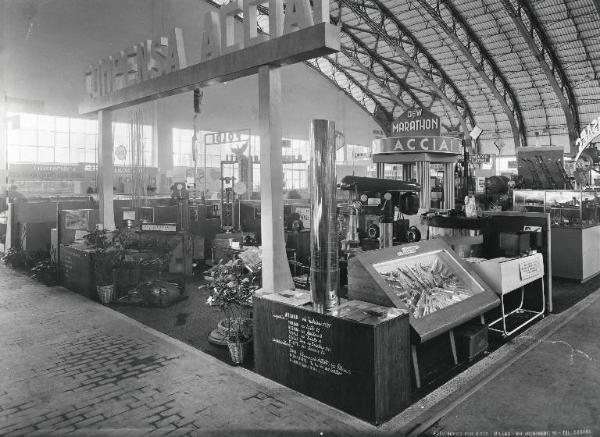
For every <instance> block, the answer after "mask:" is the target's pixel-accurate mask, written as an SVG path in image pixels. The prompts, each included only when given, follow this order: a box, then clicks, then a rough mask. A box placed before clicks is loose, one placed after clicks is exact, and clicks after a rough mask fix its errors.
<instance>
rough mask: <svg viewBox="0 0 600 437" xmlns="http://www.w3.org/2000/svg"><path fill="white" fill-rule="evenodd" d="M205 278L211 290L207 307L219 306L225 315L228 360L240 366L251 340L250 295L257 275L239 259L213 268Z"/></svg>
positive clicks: (255, 286)
mask: <svg viewBox="0 0 600 437" xmlns="http://www.w3.org/2000/svg"><path fill="white" fill-rule="evenodd" d="M206 278H207V281H208V287H209V291H210V296H209V297H208V300H207V304H209V305H211V306H216V307H218V308H219V309H220V310H221V311H223V313H224V314H225V326H226V329H227V334H226V337H225V339H226V342H227V346H228V348H229V353H230V356H231V360H232V361H233V363H234V364H241V363H242V362H243V361H244V357H245V356H246V355H247V352H248V351H249V347H250V341H251V339H252V323H251V318H250V316H251V311H252V296H253V294H254V291H255V290H257V289H258V288H259V285H258V275H257V273H256V272H255V271H252V270H250V269H248V268H247V267H246V265H245V264H244V262H243V261H242V260H241V259H234V260H231V261H228V262H220V263H219V264H217V265H215V266H214V267H212V268H211V269H210V270H209V271H208V276H207V277H206Z"/></svg>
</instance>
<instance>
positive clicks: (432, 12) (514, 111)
mask: <svg viewBox="0 0 600 437" xmlns="http://www.w3.org/2000/svg"><path fill="white" fill-rule="evenodd" d="M415 1H417V2H418V4H419V5H420V6H421V8H422V9H423V10H425V11H426V12H427V13H428V14H429V16H430V17H431V18H433V19H434V20H435V21H436V23H437V24H438V26H439V27H440V28H441V29H442V30H443V31H444V33H445V34H446V35H447V36H448V37H449V38H450V39H451V40H452V43H453V44H454V46H455V47H456V48H457V49H458V50H459V51H460V52H461V53H462V54H463V56H464V57H465V58H466V59H467V61H468V62H469V63H470V64H471V66H472V67H473V69H474V70H475V71H476V72H477V74H478V75H479V77H480V78H481V80H482V81H483V82H484V83H485V84H486V85H487V87H488V89H489V90H490V91H491V93H492V94H493V96H494V97H495V98H496V100H497V101H498V102H499V103H500V106H501V107H502V109H503V110H504V112H505V114H506V116H507V118H508V121H509V123H510V126H511V130H512V134H513V140H514V142H515V147H523V146H527V136H526V135H525V124H524V123H523V115H522V112H521V108H520V106H519V102H518V100H517V98H516V96H515V93H514V91H513V90H512V87H511V86H510V84H509V83H508V81H507V80H506V78H505V77H504V75H503V74H502V72H501V71H500V69H499V68H498V66H497V65H496V63H495V61H494V60H493V58H492V56H491V55H490V54H489V53H488V51H487V49H486V48H485V47H484V45H483V44H482V43H481V41H479V38H477V36H476V35H475V32H474V31H473V30H472V29H471V27H470V26H469V25H468V24H467V23H466V22H465V20H464V19H463V18H462V16H461V15H460V14H459V13H458V11H457V10H456V9H455V8H454V6H453V5H452V3H451V2H450V1H449V0H437V4H436V8H434V7H432V6H431V5H430V4H429V3H428V2H427V0H415ZM442 7H443V8H444V9H445V10H446V11H447V12H448V14H449V15H450V22H448V20H447V19H446V18H444V17H443V15H442V14H443V10H442ZM459 32H462V33H463V34H464V35H465V36H466V37H467V41H466V45H465V43H463V41H461V39H460V38H459V36H458V35H459ZM473 49H474V50H475V53H477V54H478V55H477V54H473ZM476 56H478V57H479V59H477V58H476ZM488 71H489V73H488ZM488 74H489V75H488ZM498 85H500V88H499V86H498Z"/></svg>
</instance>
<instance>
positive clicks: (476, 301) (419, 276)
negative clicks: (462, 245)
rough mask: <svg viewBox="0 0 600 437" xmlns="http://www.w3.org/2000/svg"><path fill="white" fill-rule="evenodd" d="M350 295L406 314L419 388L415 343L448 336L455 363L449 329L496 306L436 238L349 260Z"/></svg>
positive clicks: (484, 287)
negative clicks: (398, 309)
mask: <svg viewBox="0 0 600 437" xmlns="http://www.w3.org/2000/svg"><path fill="white" fill-rule="evenodd" d="M404 272H406V273H404ZM348 297H349V298H350V299H358V300H363V301H367V302H372V303H375V304H378V305H383V306H393V307H397V308H402V309H405V310H408V311H409V314H410V318H409V320H410V326H411V328H412V329H413V334H414V335H413V347H412V357H413V366H414V370H415V378H416V382H417V388H420V385H421V381H420V373H419V365H418V360H417V353H416V345H417V344H419V343H423V342H426V341H428V340H430V339H432V338H435V337H438V336H439V335H442V334H445V333H448V335H449V338H450V345H451V348H452V354H453V358H454V362H455V364H456V363H457V362H458V360H457V356H456V346H455V341H454V333H453V331H452V330H453V329H454V328H455V327H457V326H459V325H461V324H463V323H465V322H467V321H469V320H472V319H474V318H477V317H479V316H481V315H482V314H484V313H485V312H486V311H489V310H491V309H493V308H496V307H497V306H498V305H499V304H500V301H499V299H498V297H497V296H496V295H495V294H494V292H493V291H492V290H491V289H490V288H489V287H488V285H487V284H486V283H485V282H484V281H483V280H482V279H481V278H480V277H479V276H478V275H477V273H475V272H472V271H471V270H470V269H468V266H467V264H466V263H465V262H464V261H463V260H461V259H460V258H459V257H458V256H456V254H455V253H454V251H453V250H452V249H451V248H450V246H448V245H447V244H446V243H445V242H444V241H442V240H439V239H438V240H430V241H421V242H419V243H415V244H405V245H402V246H394V247H390V248H386V249H380V250H372V251H368V252H364V253H360V254H357V255H356V256H355V257H354V258H352V259H351V260H350V262H349V268H348ZM415 302H416V303H415Z"/></svg>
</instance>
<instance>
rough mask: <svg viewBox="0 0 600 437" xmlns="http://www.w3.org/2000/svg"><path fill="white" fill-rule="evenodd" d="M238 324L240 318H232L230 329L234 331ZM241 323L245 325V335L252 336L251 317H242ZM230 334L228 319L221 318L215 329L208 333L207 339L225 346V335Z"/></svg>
mask: <svg viewBox="0 0 600 437" xmlns="http://www.w3.org/2000/svg"><path fill="white" fill-rule="evenodd" d="M239 324H240V319H233V321H232V326H231V330H232V331H234V332H235V331H236V330H237V328H238V326H239ZM242 324H244V325H245V326H246V330H245V335H248V336H252V319H251V318H243V319H242ZM230 335H231V332H230V330H229V319H221V320H219V322H218V323H217V326H216V328H215V329H213V330H212V331H211V332H210V334H208V341H209V342H210V343H212V344H215V345H217V346H225V345H226V344H227V337H229V336H230Z"/></svg>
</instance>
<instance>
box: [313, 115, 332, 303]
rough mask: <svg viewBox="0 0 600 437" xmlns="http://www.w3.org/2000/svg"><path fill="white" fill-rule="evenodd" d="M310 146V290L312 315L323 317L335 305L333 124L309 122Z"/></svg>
mask: <svg viewBox="0 0 600 437" xmlns="http://www.w3.org/2000/svg"><path fill="white" fill-rule="evenodd" d="M310 142H311V149H312V155H311V158H310V168H311V184H310V186H311V205H310V209H311V211H310V212H311V230H310V254H311V258H310V290H311V294H312V300H313V307H314V309H315V311H318V312H322V313H323V312H326V311H328V310H330V309H331V308H332V307H333V306H335V305H337V304H338V296H337V290H338V282H339V266H338V230H337V226H338V221H337V205H336V195H335V190H336V184H337V181H336V175H335V152H336V151H335V123H334V122H333V121H329V120H312V121H311V124H310Z"/></svg>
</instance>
